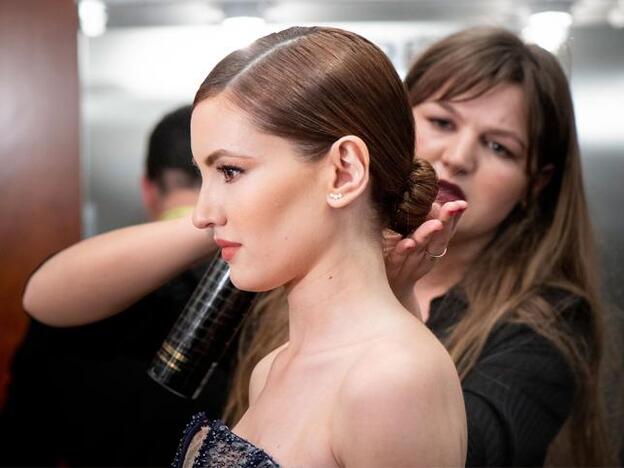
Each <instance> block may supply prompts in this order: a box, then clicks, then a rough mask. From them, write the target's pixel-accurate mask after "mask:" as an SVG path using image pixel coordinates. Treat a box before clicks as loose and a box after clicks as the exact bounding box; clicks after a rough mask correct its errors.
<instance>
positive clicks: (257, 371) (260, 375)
mask: <svg viewBox="0 0 624 468" xmlns="http://www.w3.org/2000/svg"><path fill="white" fill-rule="evenodd" d="M287 345H288V343H284V344H283V345H282V346H280V347H278V348H275V349H274V350H273V351H271V352H270V353H269V354H267V355H266V356H264V357H263V358H262V359H260V361H259V362H258V364H256V366H255V367H254V369H253V371H251V377H250V378H249V404H253V403H254V401H256V398H258V395H259V394H260V392H261V391H262V389H263V388H264V385H265V384H266V381H267V377H268V375H269V371H270V370H271V366H272V365H273V361H274V360H275V356H277V355H278V354H279V352H280V351H281V350H282V349H284V348H285V347H286V346H287Z"/></svg>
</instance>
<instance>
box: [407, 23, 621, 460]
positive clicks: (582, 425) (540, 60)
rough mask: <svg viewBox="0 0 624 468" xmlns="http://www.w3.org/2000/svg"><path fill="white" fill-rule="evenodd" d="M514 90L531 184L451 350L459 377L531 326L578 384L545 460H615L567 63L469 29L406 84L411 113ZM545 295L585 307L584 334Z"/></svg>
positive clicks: (416, 68) (484, 260)
mask: <svg viewBox="0 0 624 468" xmlns="http://www.w3.org/2000/svg"><path fill="white" fill-rule="evenodd" d="M509 83H511V84H515V85H518V86H520V87H521V88H522V90H523V92H524V96H525V105H526V107H527V129H528V135H529V148H528V155H529V156H528V160H527V167H526V173H527V175H528V177H529V184H528V187H529V188H528V191H527V193H526V196H525V200H524V201H523V202H522V203H519V204H518V206H516V207H515V208H514V209H513V210H512V212H511V213H510V214H509V216H508V217H507V219H506V220H504V221H503V222H502V223H501V225H500V226H499V228H498V231H497V233H496V235H495V237H494V239H493V240H492V241H491V242H490V244H489V245H488V246H486V247H485V248H484V249H483V251H482V252H481V254H480V255H479V258H478V260H476V261H475V263H474V264H472V265H471V267H470V269H469V271H468V273H467V274H466V276H465V277H464V278H463V280H462V282H461V285H460V286H461V288H462V290H463V291H464V293H465V294H466V296H467V299H468V303H469V304H470V305H469V309H468V312H467V313H466V315H465V316H464V317H463V318H462V319H461V320H460V322H459V323H458V324H457V326H456V327H455V328H454V329H453V330H452V331H451V333H450V336H449V337H448V339H447V340H446V343H445V344H446V346H447V348H448V349H449V352H450V354H451V356H452V357H453V359H454V361H455V364H456V366H457V368H458V371H459V373H460V377H461V378H464V377H465V376H466V375H467V374H468V373H469V372H470V370H471V369H472V368H473V366H474V365H475V363H476V361H477V359H478V357H479V355H480V354H481V351H482V350H483V347H484V345H485V342H486V340H487V338H488V337H489V335H490V333H491V332H492V330H493V329H494V328H495V327H496V326H497V325H499V324H500V323H501V322H503V321H514V322H519V323H524V324H528V325H529V326H531V327H532V328H533V329H535V330H536V331H537V332H539V333H540V334H541V335H543V336H545V337H546V338H547V339H549V340H550V341H551V342H552V343H553V344H554V345H555V346H557V348H558V349H559V350H560V351H561V352H562V354H563V356H564V357H565V358H566V359H567V361H568V362H569V364H570V367H571V369H572V370H573V372H574V374H575V378H576V383H577V391H576V397H575V402H574V406H573V408H572V412H571V414H570V416H569V419H568V421H567V422H566V424H565V425H564V429H563V430H562V431H561V433H560V435H559V436H558V438H557V439H556V441H555V443H554V444H553V446H551V450H550V452H549V460H548V461H549V462H550V463H565V464H573V465H579V464H580V465H605V464H611V463H613V462H614V458H613V456H612V454H613V451H612V450H611V449H610V444H609V442H608V439H607V436H606V432H605V427H604V418H603V414H602V406H601V399H600V392H599V388H598V382H599V381H600V379H599V374H600V366H601V356H602V347H603V342H604V338H603V333H604V318H603V309H602V307H601V304H600V301H599V294H598V291H599V288H598V284H597V269H596V267H595V259H594V250H593V246H594V243H593V237H592V232H591V224H590V219H589V214H588V210H587V203H586V200H585V195H584V190H583V178H582V174H581V162H580V155H579V145H578V139H577V134H576V125H575V118H574V109H573V104H572V98H571V95H570V89H569V86H568V82H567V79H566V77H565V74H564V72H563V70H562V69H561V66H560V65H559V63H558V61H557V59H556V58H555V57H554V56H553V55H552V54H550V53H549V52H547V51H545V50H543V49H541V48H540V47H538V46H535V45H526V44H524V43H523V42H522V41H521V40H520V39H519V38H518V37H517V36H516V35H514V34H513V33H511V32H508V31H505V30H501V29H496V28H474V29H468V30H465V31H462V32H459V33H456V34H453V35H451V36H449V37H447V38H445V39H443V40H441V41H439V42H437V43H436V44H434V45H433V46H431V47H430V48H429V49H428V50H426V51H425V52H424V53H423V54H422V55H421V56H420V57H419V58H418V60H417V61H416V62H415V63H414V65H413V66H412V67H411V69H410V71H409V73H408V76H407V78H406V85H407V87H408V94H409V98H410V103H411V104H412V106H415V105H418V104H420V103H422V102H424V101H426V100H427V99H430V98H431V97H432V96H435V97H436V100H453V99H461V100H467V99H471V98H474V97H477V96H480V95H482V94H484V93H485V92H487V91H489V90H491V89H492V88H494V87H496V86H498V85H501V84H509ZM547 165H552V167H553V168H554V170H553V172H552V177H551V178H550V180H549V182H548V184H547V185H546V186H545V187H544V188H543V189H542V190H541V191H539V192H538V191H537V189H536V184H535V178H536V176H537V174H538V172H539V171H540V169H542V168H544V167H546V166H547ZM501 258H504V259H505V261H504V262H501V261H500V260H501ZM549 288H559V289H563V290H566V291H569V292H570V293H571V294H572V295H574V296H577V297H578V298H580V299H581V300H582V301H584V302H585V303H586V305H587V306H588V307H585V308H583V313H584V314H585V316H584V317H579V320H580V322H581V323H582V325H583V331H582V336H579V329H578V328H579V327H570V324H569V320H570V317H566V316H565V313H563V314H562V310H560V309H561V308H562V307H557V306H553V304H550V303H549V302H548V301H547V300H546V297H545V293H546V292H547V290H548V289H549ZM558 306H561V304H558ZM573 328H574V329H573ZM556 447H559V448H560V449H561V450H556ZM564 453H565V455H564V456H563V457H562V455H563V454H564ZM566 456H567V457H571V459H570V458H565V457H566Z"/></svg>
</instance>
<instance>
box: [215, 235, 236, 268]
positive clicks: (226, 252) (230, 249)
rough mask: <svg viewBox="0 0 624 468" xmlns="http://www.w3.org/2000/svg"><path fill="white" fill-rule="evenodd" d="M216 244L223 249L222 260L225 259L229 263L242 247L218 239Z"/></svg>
mask: <svg viewBox="0 0 624 468" xmlns="http://www.w3.org/2000/svg"><path fill="white" fill-rule="evenodd" d="M215 243H216V244H217V245H218V246H219V248H220V249H221V258H223V260H225V261H226V262H229V261H230V260H232V259H233V258H234V255H236V252H238V249H239V248H240V246H241V245H242V244H239V243H237V242H230V241H226V240H224V239H217V238H215Z"/></svg>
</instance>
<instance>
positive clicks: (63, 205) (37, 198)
mask: <svg viewBox="0 0 624 468" xmlns="http://www.w3.org/2000/svg"><path fill="white" fill-rule="evenodd" d="M77 26H78V18H77V15H76V6H75V4H74V2H73V1H72V0H29V1H28V2H24V1H22V0H2V1H1V2H0V44H1V46H0V103H1V105H0V129H2V130H1V132H2V133H1V135H2V136H0V219H1V221H0V406H1V405H2V402H3V400H4V392H5V388H6V384H7V383H8V379H9V371H8V365H9V360H10V358H11V356H12V354H13V350H14V349H15V346H17V344H18V343H19V341H20V340H21V338H22V335H23V333H24V331H25V328H26V324H27V320H28V319H27V316H26V314H25V313H24V311H23V310H22V305H21V304H22V301H21V299H22V291H23V289H24V285H25V283H26V280H27V278H28V276H29V274H30V272H31V271H32V270H33V269H34V268H35V267H36V266H37V265H38V264H39V263H41V262H42V261H43V259H44V258H45V257H47V256H48V255H50V253H52V252H55V251H57V250H60V249H62V248H63V247H66V246H68V245H70V244H72V243H74V242H76V241H77V240H79V239H80V193H79V181H80V171H79V145H78V123H79V122H78V75H77V60H76V31H77Z"/></svg>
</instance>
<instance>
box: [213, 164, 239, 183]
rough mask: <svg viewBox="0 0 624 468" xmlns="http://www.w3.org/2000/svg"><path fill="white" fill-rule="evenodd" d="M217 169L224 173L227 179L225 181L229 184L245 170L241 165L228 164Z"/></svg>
mask: <svg viewBox="0 0 624 468" xmlns="http://www.w3.org/2000/svg"><path fill="white" fill-rule="evenodd" d="M217 171H218V172H220V173H221V174H223V179H224V180H225V183H227V184H229V183H230V182H233V181H234V179H236V177H238V176H239V175H241V174H242V173H243V172H245V171H243V169H242V168H240V167H236V166H228V165H222V166H218V167H217Z"/></svg>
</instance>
